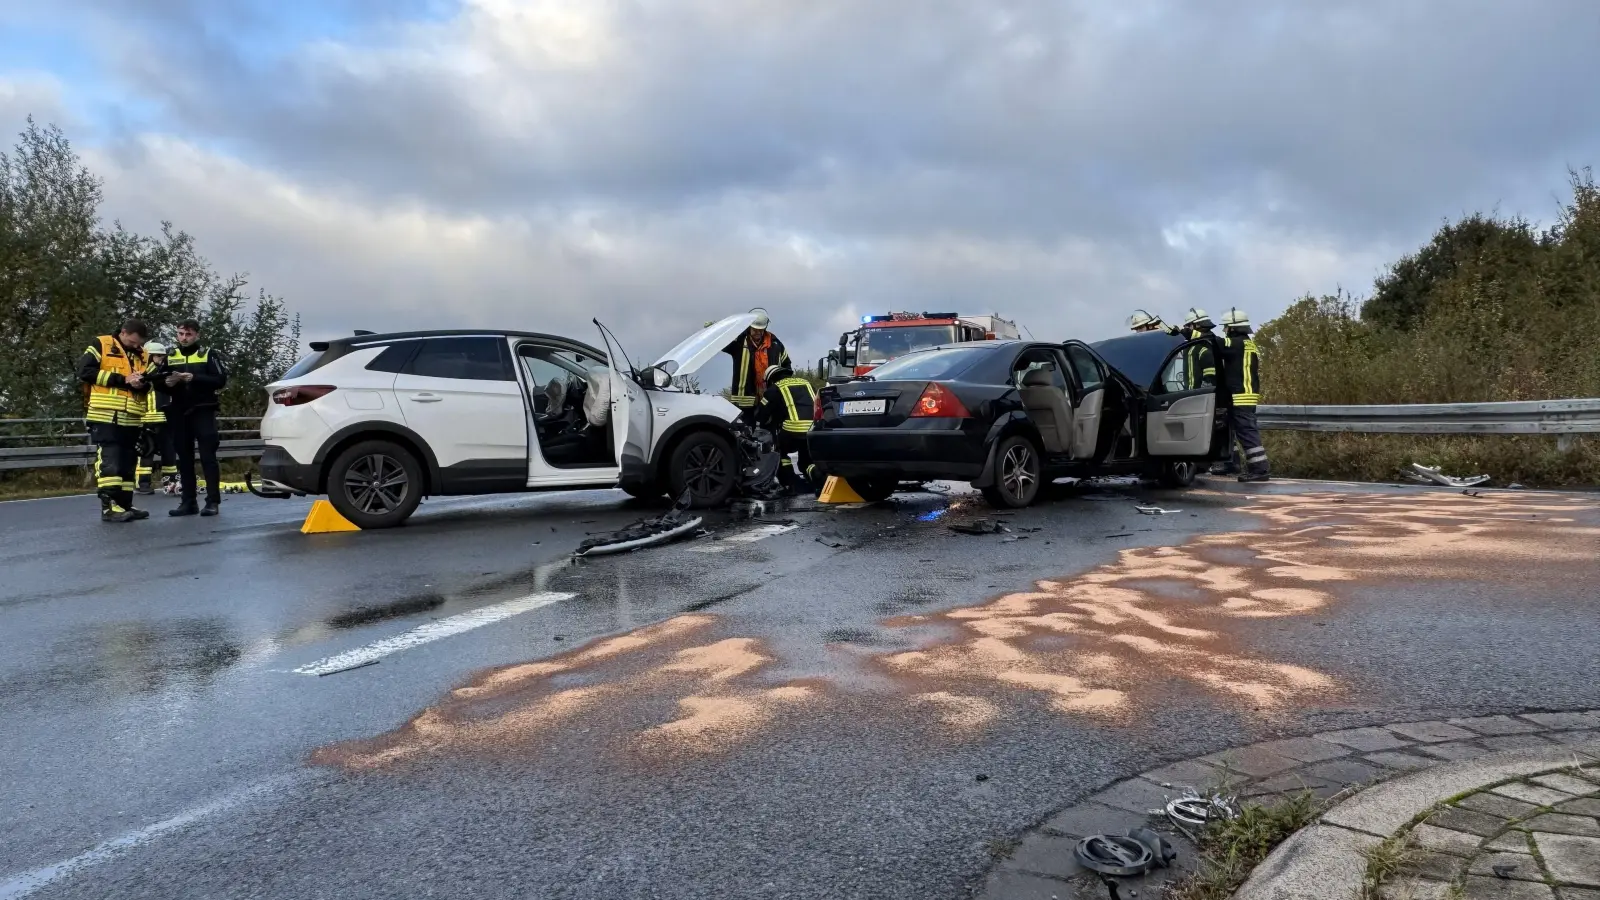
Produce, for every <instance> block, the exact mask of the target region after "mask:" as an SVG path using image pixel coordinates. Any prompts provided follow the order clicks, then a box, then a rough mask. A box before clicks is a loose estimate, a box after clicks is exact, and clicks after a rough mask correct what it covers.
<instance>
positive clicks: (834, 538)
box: [816, 534, 845, 550]
mask: <svg viewBox="0 0 1600 900" xmlns="http://www.w3.org/2000/svg"><path fill="white" fill-rule="evenodd" d="M816 540H817V543H819V544H821V545H822V546H824V547H832V548H834V549H835V550H837V549H839V548H840V547H843V546H845V542H844V538H842V537H839V536H838V535H836V534H819V535H817V538H816Z"/></svg>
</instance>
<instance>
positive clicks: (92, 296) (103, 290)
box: [0, 119, 300, 417]
mask: <svg viewBox="0 0 1600 900" xmlns="http://www.w3.org/2000/svg"><path fill="white" fill-rule="evenodd" d="M100 202H101V189H100V182H99V180H98V179H96V178H95V177H94V176H93V175H92V174H91V173H90V172H89V171H88V170H87V169H86V168H85V167H84V166H83V165H82V164H81V162H80V161H79V159H78V156H77V154H76V153H75V152H74V151H73V150H72V147H71V144H70V143H69V142H68V141H67V139H66V137H65V136H64V135H63V134H62V133H61V131H60V129H58V128H56V127H54V126H49V127H41V126H39V125H38V124H36V123H35V122H34V121H33V120H32V119H29V120H28V125H27V128H26V129H24V130H23V132H22V133H21V135H20V137H19V140H18V143H17V145H16V148H15V150H14V152H12V153H0V415H5V416H11V417H46V416H56V417H60V416H73V415H76V414H78V413H79V412H81V410H82V399H81V389H80V388H79V386H78V385H77V382H76V380H75V378H74V374H73V369H74V367H75V365H76V361H77V358H78V356H79V354H81V353H82V351H83V348H84V347H86V346H88V344H89V342H90V341H92V340H93V339H94V337H95V336H96V335H100V334H105V333H107V332H108V331H110V330H112V329H114V328H115V327H116V325H117V324H118V323H119V322H120V321H121V320H122V319H124V318H127V317H130V316H131V317H137V318H141V319H144V320H145V321H146V322H148V323H149V324H150V325H151V327H152V328H154V329H155V332H156V336H157V337H159V338H160V339H162V340H164V341H166V342H168V343H171V342H173V341H174V340H175V338H176V334H175V328H176V325H177V323H178V322H180V321H182V320H184V319H187V318H194V319H197V320H199V321H200V322H201V324H202V328H203V330H204V334H205V336H204V340H205V342H206V343H207V344H208V345H209V346H211V347H213V348H216V349H217V350H218V351H219V352H220V353H222V355H223V357H224V359H226V360H227V363H228V366H229V370H230V373H231V377H230V383H229V386H228V389H227V390H226V391H225V392H224V393H223V395H222V406H223V412H224V413H225V414H229V415H259V414H260V413H261V411H262V410H263V409H264V407H265V402H266V401H265V391H264V389H265V386H266V385H267V384H268V383H270V382H272V381H273V380H275V379H276V378H278V377H279V376H281V375H282V374H283V372H284V371H286V370H287V369H288V367H289V366H290V365H292V364H293V363H294V356H295V352H296V350H297V347H298V345H299V339H300V326H299V320H298V319H297V318H295V317H293V316H291V315H290V314H289V313H288V311H287V310H286V308H285V306H284V303H283V301H282V300H281V299H279V298H277V297H274V296H271V295H269V294H267V293H266V292H264V291H258V292H257V294H256V295H255V297H253V298H252V297H250V296H248V295H247V294H246V292H245V288H246V286H247V283H248V282H247V280H246V278H245V276H243V275H237V274H236V275H232V276H227V277H224V276H222V275H219V274H218V273H217V272H215V271H214V270H213V269H212V268H211V266H210V264H209V263H207V262H206V260H205V259H204V258H202V257H201V256H200V255H199V254H198V252H197V251H196V249H195V242H194V239H193V238H192V237H191V236H189V235H188V234H186V233H185V232H183V231H179V230H176V229H175V228H174V227H173V226H172V224H171V223H168V222H164V223H162V228H161V233H160V235H159V236H148V235H140V234H136V233H134V232H131V231H129V230H127V229H126V228H124V227H123V226H122V224H121V223H113V224H112V227H111V228H110V229H104V228H102V227H101V225H100V219H99V212H98V210H99V205H100Z"/></svg>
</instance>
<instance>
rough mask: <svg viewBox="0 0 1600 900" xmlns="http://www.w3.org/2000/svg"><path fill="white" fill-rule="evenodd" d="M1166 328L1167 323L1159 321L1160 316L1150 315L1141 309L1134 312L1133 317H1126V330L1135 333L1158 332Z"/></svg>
mask: <svg viewBox="0 0 1600 900" xmlns="http://www.w3.org/2000/svg"><path fill="white" fill-rule="evenodd" d="M1168 327H1169V326H1168V325H1167V323H1165V322H1163V321H1161V317H1160V316H1157V315H1152V314H1151V313H1147V312H1145V311H1144V310H1142V309H1136V310H1134V311H1133V315H1131V316H1129V317H1128V328H1129V329H1130V330H1131V331H1134V332H1136V333H1143V332H1146V331H1160V330H1162V329H1164V328H1168Z"/></svg>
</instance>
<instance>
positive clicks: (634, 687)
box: [313, 493, 1600, 770]
mask: <svg viewBox="0 0 1600 900" xmlns="http://www.w3.org/2000/svg"><path fill="white" fill-rule="evenodd" d="M1593 508H1594V507H1593V506H1592V505H1590V504H1587V503H1584V502H1582V501H1580V500H1577V499H1572V498H1564V497H1549V496H1528V495H1523V496H1517V495H1507V494H1494V495H1488V496H1485V497H1482V498H1469V497H1464V496H1460V495H1451V494H1440V493H1427V494H1412V495H1405V496H1399V495H1387V494H1299V495H1277V494H1269V495H1260V496H1256V497H1253V498H1250V499H1249V501H1248V502H1247V504H1246V505H1244V506H1243V507H1241V508H1240V511H1241V512H1244V513H1248V514H1252V515H1256V516H1259V517H1260V518H1261V520H1262V522H1263V524H1264V528H1262V529H1261V530H1258V531H1249V532H1235V533H1227V534H1208V535H1198V536H1194V537H1191V538H1189V539H1188V540H1187V541H1185V542H1184V543H1183V544H1181V545H1178V546H1171V547H1147V548H1136V549H1129V550H1123V551H1120V552H1119V553H1118V555H1117V558H1116V559H1115V561H1113V562H1110V563H1107V564H1105V565H1101V566H1098V567H1096V568H1093V569H1091V570H1089V571H1087V572H1083V573H1081V574H1077V575H1067V576H1063V577H1060V578H1056V579H1045V580H1040V581H1038V582H1037V583H1036V584H1035V585H1034V588H1033V589H1032V590H1029V591H1023V592H1017V593H1012V594H1007V595H1004V596H1001V597H997V598H995V599H992V600H989V601H987V602H984V603H980V604H977V605H974V606H968V607H961V608H956V609H950V610H947V611H944V612H939V613H931V614H922V615H916V614H912V615H898V616H894V617H891V618H888V619H886V620H884V622H883V623H882V624H883V626H884V627H885V628H887V629H888V630H889V631H888V634H889V637H888V639H887V641H886V640H885V637H884V635H883V634H882V633H881V632H879V633H871V632H860V633H858V632H857V631H850V632H849V633H848V634H847V633H846V632H845V631H844V630H841V631H837V632H831V633H830V634H831V635H832V637H833V638H834V639H838V640H842V641H844V643H841V644H835V645H832V646H835V647H840V648H843V650H844V651H845V652H846V654H847V655H848V656H849V657H850V658H852V659H854V660H855V664H856V665H858V666H860V667H862V669H863V670H865V673H864V674H865V675H870V676H876V677H875V678H874V677H863V678H862V679H859V680H854V679H852V680H851V681H850V683H848V684H846V683H843V682H840V681H833V680H826V679H822V678H816V677H804V675H802V677H800V678H796V679H792V680H788V681H782V680H778V679H775V678H771V677H763V673H766V672H773V671H776V670H778V669H780V668H781V667H780V666H779V665H775V664H777V663H779V660H777V659H776V658H775V655H774V653H773V651H772V650H771V649H770V645H769V644H768V643H767V642H766V641H763V640H762V639H761V638H759V637H756V636H751V635H748V634H738V633H737V632H736V629H737V627H738V622H737V620H732V619H725V618H723V617H721V616H717V615H713V614H710V613H696V614H688V615H680V616H678V617H676V618H673V619H669V620H667V621H665V622H661V623H658V624H655V625H650V626H647V627H644V628H639V629H636V630H634V631H630V632H628V633H626V634H623V635H621V636H619V637H613V638H608V639H604V640H600V641H595V642H593V643H591V644H589V645H587V646H586V647H583V648H580V649H577V650H574V651H572V652H569V653H567V654H564V655H562V656H557V657H553V658H550V659H545V660H540V661H537V662H530V663H525V664H520V665H512V666H507V667H503V668H500V669H496V670H492V671H489V672H486V673H483V674H481V675H479V676H478V677H476V678H475V679H473V680H472V681H471V682H469V683H468V684H466V685H464V686H462V687H460V688H457V689H456V690H454V691H453V692H451V694H450V695H449V696H448V697H447V698H446V699H445V700H444V701H442V702H441V703H439V704H437V705H435V706H433V707H430V708H429V709H427V710H425V711H424V712H423V713H421V714H420V715H418V716H417V717H416V718H414V719H413V720H412V721H411V722H409V723H408V724H407V725H405V726H403V727H402V728H400V729H398V730H396V731H394V732H392V733H390V734H387V735H384V736H381V737H378V738H374V739H372V740H365V741H352V742H346V743H342V744H336V745H332V746H330V747H326V748H323V749H322V750H319V751H317V753H316V754H314V756H313V762H316V763H321V764H329V765H337V766H342V767H346V768H350V769H358V770H365V769H374V768H381V767H384V766H386V765H389V764H392V763H397V762H401V761H406V760H414V759H419V758H426V757H430V756H434V755H438V754H446V753H462V752H496V751H505V752H517V751H518V750H519V749H520V748H526V747H528V746H531V745H533V744H534V743H536V742H548V741H550V740H552V739H554V737H555V734H556V731H557V730H558V729H561V728H562V727H563V726H566V725H574V724H576V723H577V721H578V720H579V719H580V717H581V718H582V723H581V724H582V728H580V729H577V730H578V731H579V732H580V733H582V734H583V735H585V739H586V740H589V741H592V740H593V734H594V733H596V732H603V733H607V734H610V738H607V739H606V740H607V741H608V742H609V743H608V745H609V746H610V748H611V749H614V750H618V751H621V752H628V753H635V754H643V755H645V756H651V757H669V758H670V757H671V756H672V755H673V754H682V753H694V754H698V753H708V752H728V751H730V750H732V749H734V748H736V747H738V746H739V745H740V743H741V742H743V741H745V740H747V739H749V738H751V737H752V736H754V735H756V734H758V733H760V732H761V731H762V730H763V729H765V728H768V727H771V726H773V725H774V723H776V722H777V721H778V720H779V719H780V718H781V717H784V716H788V715H791V714H794V715H798V714H802V713H807V712H809V713H815V714H819V715H826V714H827V712H828V711H829V710H830V709H832V708H834V707H833V706H832V705H830V704H831V702H832V701H835V700H838V699H839V698H840V696H841V695H842V694H843V692H846V691H862V690H864V688H863V687H862V686H861V685H864V684H879V685H887V687H878V688H874V689H873V690H874V692H875V693H879V694H883V695H885V696H886V697H889V698H893V697H899V698H900V700H901V702H903V703H904V704H905V707H904V708H906V709H909V710H914V711H917V712H919V713H922V714H925V718H926V719H927V720H928V721H929V722H930V723H932V724H933V725H934V726H935V727H938V728H941V729H943V730H944V731H945V732H946V733H949V734H952V735H960V734H963V733H974V734H975V733H981V732H982V731H984V730H986V729H990V728H994V727H1000V725H1001V723H1003V722H1004V720H1005V718H1006V710H1007V703H1008V702H1013V701H1011V700H1009V699H1008V698H1009V697H1010V695H1014V694H1015V693H1016V692H1019V691H1020V692H1027V693H1029V694H1033V695H1037V696H1041V697H1043V698H1045V699H1046V700H1047V701H1048V702H1049V704H1050V706H1051V707H1052V708H1054V709H1056V710H1057V711H1059V712H1060V713H1061V714H1063V715H1073V716H1093V717H1096V718H1100V719H1102V720H1106V721H1109V722H1117V721H1119V720H1123V719H1124V718H1125V717H1127V716H1128V715H1129V714H1130V713H1131V712H1132V711H1133V710H1135V709H1136V708H1137V707H1138V705H1139V704H1140V703H1141V702H1155V700H1154V698H1156V697H1158V696H1160V691H1161V685H1162V684H1163V683H1170V682H1182V681H1187V682H1190V683H1193V684H1196V685H1198V686H1201V687H1202V688H1204V689H1206V690H1208V691H1211V692H1214V693H1216V694H1218V695H1219V696H1222V697H1225V698H1231V699H1232V700H1233V701H1234V702H1235V703H1237V704H1238V705H1239V706H1241V707H1242V708H1244V709H1247V710H1253V711H1256V712H1257V713H1259V714H1262V715H1271V714H1272V711H1273V710H1274V709H1278V708H1282V707H1286V706H1289V705H1291V704H1295V703H1304V702H1311V701H1313V700H1315V699H1316V698H1318V697H1320V696H1329V695H1332V694H1334V693H1336V692H1337V691H1338V690H1339V687H1340V686H1339V684H1338V683H1337V682H1336V681H1335V679H1334V678H1332V677H1331V676H1330V675H1328V674H1327V673H1324V672H1318V671H1315V670H1313V669H1310V668H1307V667H1305V666H1301V665H1297V664H1296V662H1295V661H1294V660H1292V659H1272V658H1266V657H1263V656H1261V655H1259V654H1257V653H1255V652H1253V651H1251V650H1250V649H1249V648H1247V647H1243V646H1241V643H1242V642H1241V641H1240V640H1239V637H1238V634H1237V630H1238V629H1237V627H1236V623H1238V622H1240V621H1241V620H1249V619H1265V618H1287V617H1305V616H1308V615H1310V614H1312V613H1315V612H1317V611H1319V610H1322V609H1324V608H1326V607H1328V606H1329V605H1330V604H1334V603H1337V602H1338V601H1339V598H1340V596H1341V594H1342V593H1343V592H1345V591H1348V590H1351V589H1352V588H1354V587H1356V586H1370V585H1372V584H1376V583H1403V582H1405V581H1408V580H1409V581H1415V580H1418V579H1439V578H1453V577H1458V576H1460V575H1462V574H1467V575H1469V576H1470V577H1471V578H1473V579H1474V580H1480V581H1481V580H1492V579H1507V580H1510V579H1516V578H1524V577H1528V576H1530V575H1533V574H1536V573H1537V574H1538V575H1540V576H1541V577H1554V576H1555V575H1556V574H1557V573H1559V572H1562V571H1566V570H1569V569H1570V570H1571V571H1574V572H1579V573H1585V572H1586V573H1589V574H1592V569H1593V557H1594V547H1595V546H1596V540H1597V539H1600V528H1597V527H1592V526H1588V525H1583V524H1579V522H1578V521H1577V520H1576V519H1575V518H1574V516H1575V514H1577V513H1579V512H1581V511H1590V510H1592V509H1593ZM1487 559H1494V560H1497V561H1498V563H1499V565H1496V566H1493V567H1485V566H1483V565H1482V563H1483V561H1484V560H1487ZM900 599H901V600H904V601H914V599H915V598H914V597H913V596H911V595H908V596H906V597H904V598H900ZM893 601H894V598H891V599H890V600H884V601H880V604H892V605H893V607H894V608H896V609H898V608H899V606H900V604H899V603H895V602H893ZM908 605H909V604H908ZM878 608H879V609H887V608H889V607H888V606H886V605H879V606H878ZM895 635H900V636H903V637H904V639H905V640H906V642H907V643H908V644H909V645H910V649H901V648H895V647H893V646H892V644H893V642H894V636H895ZM866 638H870V643H869V642H868V641H867V640H866ZM864 644H865V645H866V646H863V645H864ZM871 644H876V645H877V646H872V645H871ZM886 644H887V645H889V646H886ZM641 698H648V699H650V700H652V701H654V703H655V706H654V707H653V708H654V709H655V710H657V712H656V713H655V715H656V718H654V719H651V718H650V717H649V715H650V714H649V713H646V714H644V715H643V717H640V716H638V715H614V714H611V713H614V712H615V709H616V708H617V706H618V705H619V704H628V703H633V704H635V705H638V703H639V702H640V701H641ZM663 704H664V705H665V708H669V709H671V710H672V711H673V713H672V714H671V715H668V716H666V717H664V718H663V717H661V716H660V715H659V710H660V709H661V708H663ZM879 705H880V706H886V705H885V703H883V702H880V703H879ZM645 707H646V708H649V704H645ZM886 708H892V706H886Z"/></svg>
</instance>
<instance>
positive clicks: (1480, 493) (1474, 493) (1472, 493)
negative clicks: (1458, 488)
mask: <svg viewBox="0 0 1600 900" xmlns="http://www.w3.org/2000/svg"><path fill="white" fill-rule="evenodd" d="M1461 493H1462V494H1463V495H1465V496H1468V497H1482V496H1483V491H1462V492H1461Z"/></svg>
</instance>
